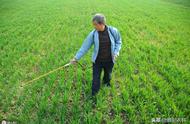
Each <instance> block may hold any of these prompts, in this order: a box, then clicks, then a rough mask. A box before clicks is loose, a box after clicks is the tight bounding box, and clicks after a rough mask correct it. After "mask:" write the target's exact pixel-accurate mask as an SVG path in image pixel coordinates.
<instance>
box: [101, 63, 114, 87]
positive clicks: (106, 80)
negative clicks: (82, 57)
mask: <svg viewBox="0 0 190 124" xmlns="http://www.w3.org/2000/svg"><path fill="white" fill-rule="evenodd" d="M113 66H114V63H113V62H108V63H105V64H104V77H103V84H105V85H107V86H111V85H110V80H111V77H112V76H111V74H112V69H113Z"/></svg>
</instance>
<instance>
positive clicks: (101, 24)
mask: <svg viewBox="0 0 190 124" xmlns="http://www.w3.org/2000/svg"><path fill="white" fill-rule="evenodd" d="M92 23H93V25H94V28H95V29H96V30H98V31H103V30H104V28H105V25H106V18H105V16H104V15H103V14H100V13H97V14H95V15H94V17H93V18H92Z"/></svg>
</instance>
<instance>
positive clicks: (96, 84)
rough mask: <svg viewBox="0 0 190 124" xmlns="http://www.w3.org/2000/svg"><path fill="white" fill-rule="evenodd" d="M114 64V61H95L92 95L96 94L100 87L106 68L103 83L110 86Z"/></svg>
mask: <svg viewBox="0 0 190 124" xmlns="http://www.w3.org/2000/svg"><path fill="white" fill-rule="evenodd" d="M113 66H114V63H113V62H112V61H111V62H95V63H93V79H92V96H94V95H96V93H97V92H98V91H99V89H100V78H101V72H102V70H104V77H103V84H105V85H107V86H110V80H111V74H112V69H113Z"/></svg>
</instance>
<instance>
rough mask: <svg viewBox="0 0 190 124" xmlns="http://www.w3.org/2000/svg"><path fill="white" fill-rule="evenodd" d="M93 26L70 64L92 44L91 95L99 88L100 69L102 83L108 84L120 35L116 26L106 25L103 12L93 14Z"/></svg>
mask: <svg viewBox="0 0 190 124" xmlns="http://www.w3.org/2000/svg"><path fill="white" fill-rule="evenodd" d="M92 23H93V25H94V28H95V29H93V30H92V31H91V32H90V33H89V34H88V36H87V37H86V39H85V40H84V42H83V44H82V46H81V48H80V49H79V50H78V51H77V53H76V55H75V56H74V58H73V59H71V60H70V62H71V63H72V64H74V63H76V62H77V61H79V59H80V58H81V57H82V56H84V54H86V53H87V51H88V50H89V49H90V47H91V46H92V45H94V52H93V55H92V63H93V79H92V96H95V95H96V93H97V92H98V91H99V89H100V77H101V72H102V69H103V70H104V77H103V84H105V85H107V86H110V80H111V73H112V68H113V66H114V63H115V60H116V57H117V56H119V51H120V49H121V44H122V41H121V36H120V33H119V31H118V30H117V28H115V27H112V26H108V25H107V24H106V19H105V16H104V15H103V14H95V16H94V17H93V18H92Z"/></svg>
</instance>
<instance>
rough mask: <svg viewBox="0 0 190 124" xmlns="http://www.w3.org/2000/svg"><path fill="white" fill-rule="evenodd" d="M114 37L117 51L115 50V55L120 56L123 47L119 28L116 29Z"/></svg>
mask: <svg viewBox="0 0 190 124" xmlns="http://www.w3.org/2000/svg"><path fill="white" fill-rule="evenodd" d="M113 29H114V37H115V50H114V55H116V56H119V51H120V49H121V45H122V39H121V34H120V32H119V31H118V29H117V28H114V27H113Z"/></svg>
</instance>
